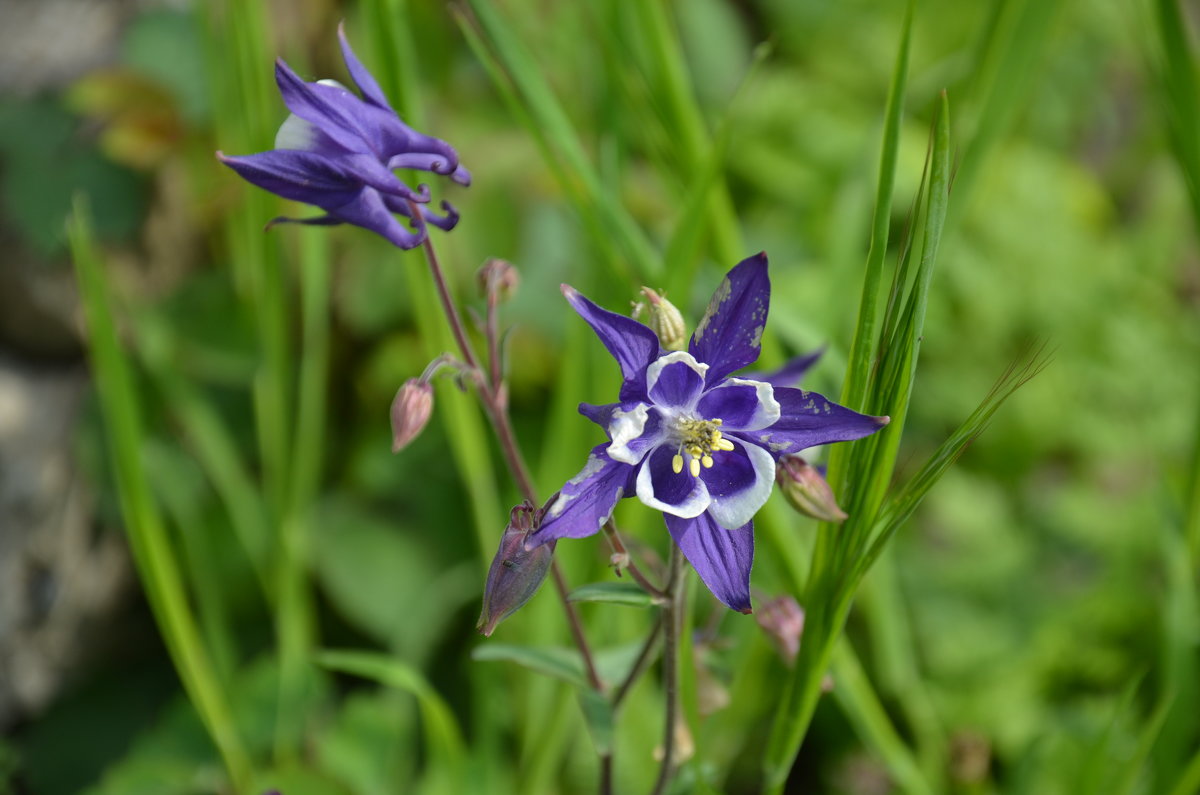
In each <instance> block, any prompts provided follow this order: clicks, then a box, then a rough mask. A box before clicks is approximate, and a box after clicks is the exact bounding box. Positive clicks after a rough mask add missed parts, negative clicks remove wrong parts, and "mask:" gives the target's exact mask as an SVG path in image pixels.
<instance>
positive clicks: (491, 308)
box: [484, 277, 500, 393]
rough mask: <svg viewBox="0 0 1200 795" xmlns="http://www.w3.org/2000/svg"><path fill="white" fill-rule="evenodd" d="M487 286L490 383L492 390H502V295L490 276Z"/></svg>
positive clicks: (486, 330) (485, 332) (486, 329)
mask: <svg viewBox="0 0 1200 795" xmlns="http://www.w3.org/2000/svg"><path fill="white" fill-rule="evenodd" d="M488 281H489V284H488V286H487V320H486V321H485V323H486V327H485V331H484V337H485V338H486V339H487V346H488V383H489V384H490V385H491V387H492V391H494V392H496V393H499V392H500V331H499V328H498V322H497V317H496V315H497V312H496V308H497V305H498V304H499V303H500V296H499V295H498V294H497V292H496V286H495V285H494V284H491V283H490V282H491V281H492V280H491V278H490V277H489V279H488Z"/></svg>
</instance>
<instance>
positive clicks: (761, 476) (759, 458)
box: [700, 441, 775, 529]
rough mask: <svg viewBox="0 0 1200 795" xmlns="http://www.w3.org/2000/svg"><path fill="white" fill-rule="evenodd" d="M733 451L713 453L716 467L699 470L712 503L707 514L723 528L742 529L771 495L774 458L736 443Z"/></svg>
mask: <svg viewBox="0 0 1200 795" xmlns="http://www.w3.org/2000/svg"><path fill="white" fill-rule="evenodd" d="M734 445H735V447H734V449H733V450H731V451H724V450H714V451H713V452H712V460H713V465H712V466H711V467H708V468H702V469H701V470H700V478H701V479H702V480H703V481H704V485H705V486H706V487H707V488H708V493H709V495H710V496H711V497H712V503H711V504H710V505H709V506H708V513H709V515H710V516H712V518H713V520H714V521H716V523H717V524H719V525H721V527H724V528H728V529H733V528H735V527H741V526H742V525H744V524H745V523H746V522H749V521H750V520H751V519H752V518H754V514H756V513H758V509H759V508H761V507H763V504H764V503H766V501H767V499H768V498H769V497H770V496H771V488H772V487H773V486H774V484H775V459H773V458H772V457H771V454H770V453H768V452H767V451H766V450H763V449H762V448H761V447H756V446H754V445H752V444H744V443H743V442H741V441H736V442H734Z"/></svg>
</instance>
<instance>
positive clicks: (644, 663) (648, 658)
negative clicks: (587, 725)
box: [612, 615, 663, 709]
mask: <svg viewBox="0 0 1200 795" xmlns="http://www.w3.org/2000/svg"><path fill="white" fill-rule="evenodd" d="M662 628H663V617H662V616H661V615H660V616H659V617H658V619H657V620H656V621H655V622H654V626H653V627H651V628H650V634H649V635H647V636H646V642H645V643H643V644H642V649H641V651H639V652H638V656H637V659H636V660H634V661H633V667H632V668H630V669H629V675H628V676H626V677H625V681H623V682H621V685H620V686H619V687H618V688H617V692H616V693H615V694H614V695H613V698H612V705H613V709H616V708H617V707H619V706H621V702H623V701H624V700H625V697H626V696H628V695H629V691H630V690H632V689H633V686H634V685H635V684H637V681H638V679H640V678H641V676H642V674H644V673H645V672H646V669H647V668H649V667H650V663H652V662H654V648H655V646H657V645H658V633H659V630H661V629H662Z"/></svg>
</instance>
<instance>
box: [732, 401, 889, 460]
mask: <svg viewBox="0 0 1200 795" xmlns="http://www.w3.org/2000/svg"><path fill="white" fill-rule="evenodd" d="M775 399H776V400H777V401H779V406H780V415H779V421H778V422H776V423H775V424H774V425H772V426H770V427H769V428H764V429H763V430H760V431H739V432H737V436H739V437H741V438H744V439H747V440H749V441H752V442H754V443H755V444H757V445H759V446H761V447H763V448H765V449H766V450H767V451H769V452H770V453H771V455H773V456H775V457H776V458H778V457H779V456H781V455H784V454H787V453H798V452H800V451H801V450H804V449H806V448H809V447H815V446H816V445H819V444H829V443H830V442H848V441H850V440H852V439H861V438H862V437H864V436H869V435H870V434H872V433H874V432H875V431H877V430H879V429H880V428H882V427H883V426H885V425H887V424H888V418H887V417H872V416H870V415H869V414H859V413H858V412H857V411H851V410H850V409H848V408H846V407H845V406H839V405H838V404H837V403H834V402H833V401H832V400H829V399H828V398H826V397H824V396H823V395H819V394H817V393H816V392H808V391H805V390H802V389H792V388H790V387H782V388H778V389H776V390H775Z"/></svg>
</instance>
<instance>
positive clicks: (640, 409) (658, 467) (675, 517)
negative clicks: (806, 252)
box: [530, 254, 887, 612]
mask: <svg viewBox="0 0 1200 795" xmlns="http://www.w3.org/2000/svg"><path fill="white" fill-rule="evenodd" d="M563 294H564V295H565V296H566V298H567V300H568V301H569V302H570V303H571V306H572V307H574V309H575V311H576V312H578V313H579V314H580V315H581V316H582V317H583V319H584V320H586V321H587V322H588V323H589V324H591V326H592V328H593V329H594V330H595V332H596V334H597V335H598V336H599V337H600V341H601V342H603V343H604V346H605V347H606V348H608V350H609V352H610V353H611V354H612V355H613V356H614V357H615V358H616V360H617V363H618V364H619V365H620V366H621V374H622V376H623V377H624V381H623V383H622V384H621V391H620V400H619V402H617V403H610V404H608V405H604V406H593V405H590V404H587V403H584V404H582V405H580V407H579V410H580V412H581V413H582V414H583V415H584V416H586V417H588V418H589V419H591V420H592V421H593V422H596V423H597V424H599V425H600V426H601V427H602V428H604V430H605V432H606V433H607V434H608V438H609V441H608V442H606V443H604V444H601V445H598V446H596V447H595V448H593V449H592V451H591V455H590V456H589V458H588V461H587V464H586V466H584V468H583V471H581V472H580V473H579V474H578V475H576V476H575V477H574V478H572V479H571V480H569V481H567V483H566V485H564V486H563V488H562V491H561V492H560V494H559V496H558V499H557V500H555V501H554V502H553V503H552V504H551V505H550V506H549V508H548V510H547V512H546V515H545V518H544V520H543V522H542V526H541V528H540V529H539V530H538V531H537V532H536V533H535V534H534V535H532V536H531V537H530V544H531V545H536V544H540V543H545V542H547V541H551V540H554V539H558V538H581V537H584V536H588V535H591V534H593V533H595V532H597V531H598V530H599V529H600V527H601V526H602V525H603V524H604V523H605V522H606V521H608V519H609V517H610V516H611V515H612V511H613V508H614V507H615V506H616V503H617V501H618V500H620V499H621V498H622V497H632V496H634V495H637V497H638V499H640V500H641V501H642V502H643V503H645V504H646V505H648V506H650V507H651V508H656V509H658V510H660V511H662V513H663V518H664V519H665V520H666V524H667V529H668V530H669V531H670V533H671V535H672V537H673V538H674V539H675V542H676V543H677V544H678V545H679V547H680V549H681V550H682V551H683V554H684V555H685V556H686V557H687V559H688V561H690V562H691V564H692V566H693V567H694V568H695V569H696V572H697V573H698V574H699V575H700V578H701V579H702V580H703V581H704V584H705V585H707V586H708V588H709V590H711V591H712V592H713V594H714V595H716V597H717V598H718V599H720V600H721V601H722V602H724V603H725V604H727V605H728V606H729V607H731V608H733V609H735V610H740V611H742V612H749V611H750V567H751V565H752V563H753V560H754V535H753V531H754V524H753V521H752V519H753V517H754V514H755V513H757V512H758V509H759V508H761V507H762V506H763V503H765V502H766V501H767V498H768V497H769V496H770V494H771V487H772V484H773V483H774V480H775V461H776V459H778V458H779V457H780V456H783V455H787V454H790V453H796V452H799V451H800V450H803V449H805V448H808V447H813V446H815V445H820V444H828V443H830V442H839V441H848V440H851V439H858V438H860V437H863V436H866V435H868V434H871V433H874V432H875V431H877V430H879V429H880V428H881V427H883V426H884V425H885V424H887V418H886V417H870V416H867V415H864V414H859V413H857V412H854V411H851V410H849V409H847V408H845V407H843V406H839V405H837V404H836V403H833V402H832V401H830V400H827V399H826V398H824V397H822V396H821V395H818V394H817V393H815V392H807V391H804V390H800V389H794V388H790V387H783V386H775V385H773V384H772V383H770V382H768V381H758V380H753V379H749V378H738V377H733V375H732V374H733V373H734V372H735V371H737V370H740V369H741V368H743V367H747V366H749V365H751V364H753V363H754V361H755V360H756V359H757V358H758V354H759V345H760V340H761V339H762V334H763V329H764V327H765V325H766V322H767V307H768V303H769V301H770V283H769V281H768V278H767V258H766V255H765V254H758V255H756V256H753V257H750V258H749V259H746V260H744V261H743V262H741V263H740V264H739V265H738V266H737V267H735V268H734V269H733V270H731V271H730V272H729V274H728V275H727V276H726V277H725V280H724V281H722V282H721V285H720V286H719V287H718V288H717V291H716V292H715V293H714V294H713V297H712V300H711V301H710V302H709V305H708V310H707V311H706V312H705V314H704V317H703V318H702V319H701V321H700V323H699V325H698V326H697V327H696V330H695V332H694V333H693V334H692V337H691V340H690V341H689V343H688V346H687V350H686V351H669V352H668V351H666V350H664V349H663V348H662V346H661V345H660V343H659V339H658V337H657V336H655V334H654V332H653V331H651V330H650V329H649V328H647V327H646V326H644V325H642V324H641V323H639V322H637V321H636V320H633V319H632V318H628V317H624V316H622V315H618V314H616V313H614V312H609V311H607V310H604V309H601V308H600V307H598V306H596V304H594V303H592V302H591V301H589V300H588V299H587V298H584V297H583V296H582V295H580V294H579V293H578V292H576V291H575V290H574V289H572V288H571V287H568V286H565V285H564V286H563ZM793 377H794V376H793Z"/></svg>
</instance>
